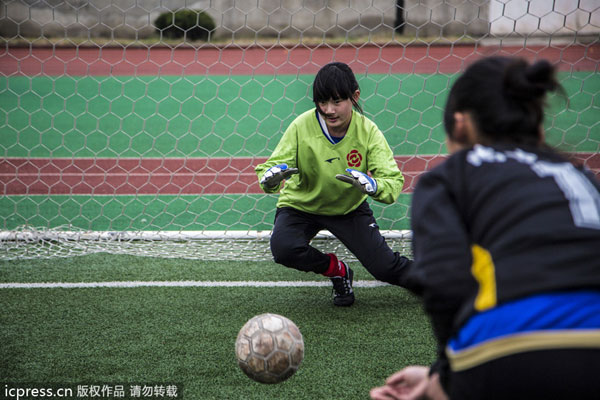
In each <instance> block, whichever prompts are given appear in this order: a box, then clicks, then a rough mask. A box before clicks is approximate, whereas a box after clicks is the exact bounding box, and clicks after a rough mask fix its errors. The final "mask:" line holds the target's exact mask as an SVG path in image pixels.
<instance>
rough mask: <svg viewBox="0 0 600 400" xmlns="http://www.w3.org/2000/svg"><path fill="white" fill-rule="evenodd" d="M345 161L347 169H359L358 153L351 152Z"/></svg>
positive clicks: (360, 160) (359, 156)
mask: <svg viewBox="0 0 600 400" xmlns="http://www.w3.org/2000/svg"><path fill="white" fill-rule="evenodd" d="M346 160H348V166H349V167H360V164H361V162H362V155H361V154H360V153H359V152H358V150H352V151H350V153H348V155H347V156H346Z"/></svg>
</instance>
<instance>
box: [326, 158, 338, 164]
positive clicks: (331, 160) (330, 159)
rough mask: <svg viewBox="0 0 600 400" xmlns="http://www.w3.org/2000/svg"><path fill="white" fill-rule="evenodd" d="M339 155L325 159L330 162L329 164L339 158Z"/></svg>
mask: <svg viewBox="0 0 600 400" xmlns="http://www.w3.org/2000/svg"><path fill="white" fill-rule="evenodd" d="M339 159H340V158H339V157H333V158H329V159H327V160H325V162H328V163H329V164H331V163H332V162H333V161H334V160H339Z"/></svg>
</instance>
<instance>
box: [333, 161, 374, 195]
mask: <svg viewBox="0 0 600 400" xmlns="http://www.w3.org/2000/svg"><path fill="white" fill-rule="evenodd" d="M346 172H348V173H349V174H350V176H348V175H344V174H337V175H336V176H335V177H336V179H338V180H340V181H342V182H346V183H349V184H351V185H353V186H354V187H356V188H357V189H358V190H360V191H361V192H363V193H365V194H368V195H369V196H372V195H374V194H375V193H377V181H376V180H375V179H373V178H371V177H370V176H369V175H367V174H365V173H363V172H360V171H357V170H355V169H352V168H346Z"/></svg>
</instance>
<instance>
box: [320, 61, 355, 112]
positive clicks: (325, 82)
mask: <svg viewBox="0 0 600 400" xmlns="http://www.w3.org/2000/svg"><path fill="white" fill-rule="evenodd" d="M357 90H360V88H359V86H358V81H357V80H356V77H355V76H354V72H352V69H351V68H350V67H349V66H348V65H347V64H344V63H342V62H332V63H329V64H327V65H325V66H323V67H322V68H321V69H320V70H319V72H317V76H315V81H314V83H313V102H314V103H315V105H316V106H317V110H319V112H321V109H320V107H319V103H320V102H322V101H327V100H329V99H333V100H347V99H350V101H351V102H352V105H353V106H354V108H356V109H357V110H358V111H359V112H360V113H361V114H362V112H363V110H362V107H361V106H360V104H358V103H357V102H356V100H354V98H353V97H352V96H353V95H354V92H356V91H357Z"/></svg>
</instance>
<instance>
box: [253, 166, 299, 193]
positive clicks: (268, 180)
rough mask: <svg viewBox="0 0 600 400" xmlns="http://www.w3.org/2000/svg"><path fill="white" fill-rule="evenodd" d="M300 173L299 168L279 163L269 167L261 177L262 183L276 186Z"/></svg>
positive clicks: (270, 186) (272, 186) (266, 185)
mask: <svg viewBox="0 0 600 400" xmlns="http://www.w3.org/2000/svg"><path fill="white" fill-rule="evenodd" d="M297 173H298V168H288V165H287V164H278V165H275V166H273V167H271V168H269V169H268V170H267V171H266V172H265V173H264V174H263V176H262V178H260V184H261V185H263V186H264V187H267V188H274V187H276V186H277V185H279V183H280V182H281V181H282V180H284V179H287V178H289V177H290V176H292V175H293V174H297Z"/></svg>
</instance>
